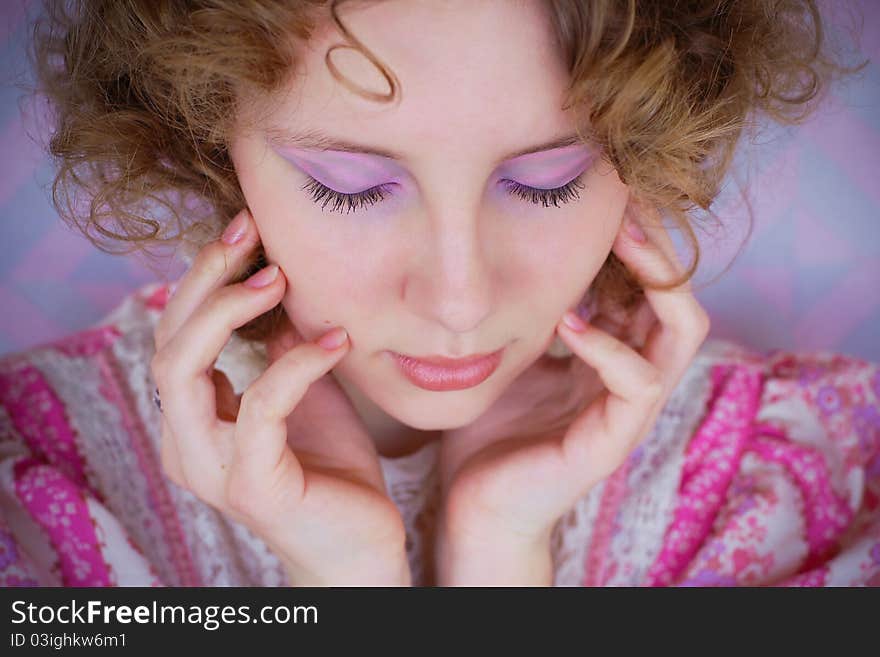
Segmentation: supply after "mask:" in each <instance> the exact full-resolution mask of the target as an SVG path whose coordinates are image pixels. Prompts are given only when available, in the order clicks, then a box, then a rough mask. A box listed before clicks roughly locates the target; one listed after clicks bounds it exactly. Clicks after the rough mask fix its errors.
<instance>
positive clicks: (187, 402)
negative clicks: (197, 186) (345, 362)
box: [151, 211, 410, 586]
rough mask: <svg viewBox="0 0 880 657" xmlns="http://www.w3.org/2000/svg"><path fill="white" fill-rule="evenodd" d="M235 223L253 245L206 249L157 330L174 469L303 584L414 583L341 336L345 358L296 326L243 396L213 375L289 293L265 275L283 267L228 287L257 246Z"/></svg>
mask: <svg viewBox="0 0 880 657" xmlns="http://www.w3.org/2000/svg"><path fill="white" fill-rule="evenodd" d="M238 219H239V220H240V221H243V222H244V225H245V227H246V230H245V233H244V236H243V237H242V238H241V239H240V240H239V241H238V242H236V243H234V244H226V243H224V241H222V240H217V241H215V242H211V243H209V244H208V245H206V246H205V247H204V248H202V250H201V251H200V252H199V254H198V256H197V257H196V259H195V262H194V264H193V266H192V268H191V269H190V270H189V271H188V272H187V273H186V275H185V276H184V277H183V278H182V279H181V280H180V282H179V284H178V287H177V290H176V292H175V294H174V296H173V297H172V298H171V299H170V300H169V302H168V305H167V306H166V308H165V310H164V312H163V314H162V316H161V318H160V320H159V322H158V324H157V326H156V330H155V340H156V354H155V356H154V358H153V360H152V363H151V367H152V372H153V376H154V379H155V381H156V382H157V384H158V387H159V390H160V395H161V398H162V408H163V418H162V441H161V454H162V463H163V467H164V468H165V470H166V472H167V474H168V476H169V478H170V479H171V480H172V481H174V482H175V483H177V484H178V485H180V486H182V487H184V488H187V489H189V490H190V491H192V492H193V493H194V494H195V495H196V496H198V497H199V498H201V499H202V500H204V501H205V502H207V503H208V504H210V505H211V506H213V507H214V508H216V509H218V510H220V511H221V512H223V513H225V514H227V515H229V516H230V517H232V518H233V519H234V520H236V521H238V522H240V523H242V524H244V525H246V526H247V527H249V528H250V529H251V530H252V531H253V532H254V533H256V534H257V535H258V536H260V537H261V538H262V539H263V540H265V541H266V543H267V544H268V545H269V547H270V548H271V549H272V550H273V551H274V552H275V553H276V555H277V556H278V557H279V558H280V559H281V561H282V562H283V564H284V566H285V568H286V572H287V574H288V577H289V579H290V583H291V584H293V585H296V586H303V585H356V584H371V585H392V584H402V585H409V584H410V572H409V565H408V562H407V559H406V553H405V550H404V544H405V538H406V534H405V530H404V525H403V520H402V518H401V517H400V513H399V512H398V510H397V507H396V506H395V504H394V502H393V501H392V500H391V499H390V498H389V497H388V496H387V494H386V487H385V482H384V480H383V477H382V471H381V468H380V465H379V460H378V455H377V453H376V449H375V445H374V443H373V441H372V439H371V438H370V436H369V435H368V433H367V430H366V428H365V427H364V425H363V424H362V423H361V421H360V417H359V415H358V414H357V412H356V410H355V409H354V408H353V407H352V405H351V403H350V401H349V399H348V397H347V396H346V395H345V393H344V391H342V389H341V388H339V386H338V385H337V384H336V383H335V380H334V379H333V377H332V375H330V374H328V372H329V371H330V370H331V369H332V368H333V367H334V366H335V365H336V364H337V363H338V362H339V360H340V359H341V358H342V357H343V356H344V355H345V353H346V352H347V349H348V340H347V336H346V334H345V333H344V331H343V332H341V338H342V341H341V343H339V344H337V346H336V347H335V348H332V347H322V346H321V345H320V344H318V342H305V341H304V339H303V338H302V336H301V335H299V334H298V333H297V331H296V330H295V329H294V327H293V326H292V325H291V324H290V322H289V321H287V323H286V325H285V326H284V327H283V329H282V330H280V331H279V333H278V334H277V335H275V336H273V338H272V340H270V341H269V342H268V343H267V353H268V355H269V367H268V368H267V369H266V370H265V371H264V372H263V373H262V374H261V375H260V376H259V377H258V378H257V379H256V380H255V381H254V382H253V383H252V384H251V385H250V386H249V387H248V388H247V389H246V390H245V391H244V393H243V394H242V395H241V397H240V399H239V398H236V397H235V395H234V393H233V392H232V388H231V386H230V385H229V382H228V380H227V379H226V377H225V376H223V375H221V374H220V373H218V372H217V371H216V370H213V363H214V362H215V360H216V359H217V357H218V355H219V353H220V351H221V349H222V348H223V347H224V345H225V344H226V343H227V342H228V341H229V339H230V337H231V333H232V330H233V329H235V328H237V327H240V326H243V325H244V324H246V323H247V322H248V321H250V320H251V319H253V318H254V317H257V316H259V315H261V314H262V313H264V312H266V311H268V310H270V309H271V308H273V307H274V306H276V305H277V304H278V303H279V302H280V301H281V299H282V297H283V295H284V291H285V288H286V279H285V277H284V274H283V273H282V272H281V271H280V270H277V273H276V274H275V277H274V279H272V278H271V277H268V278H267V277H266V274H267V273H270V274H271V273H272V270H273V268H272V267H267V268H266V269H263V270H261V272H258V273H257V274H255V275H254V276H252V277H251V278H250V279H248V281H245V282H244V283H237V284H228V283H229V281H230V279H232V278H234V276H235V275H236V272H237V271H239V270H240V269H242V265H243V264H244V263H245V259H246V256H247V255H248V254H249V253H251V252H252V251H253V250H254V248H255V247H256V245H257V244H258V242H259V236H258V234H257V228H256V225H255V224H254V222H253V218H252V217H251V216H250V215H249V213H248V212H247V211H242V213H240V214H239V215H238ZM260 277H263V278H262V279H261V278H260ZM260 282H262V283H263V285H262V286H258V287H255V286H254V283H260ZM332 334H333V332H332V331H331V332H329V333H328V334H325V337H326V336H327V335H331V337H332ZM336 335H337V336H339V335H340V332H339V331H336ZM218 375H219V376H218ZM218 416H219V417H218Z"/></svg>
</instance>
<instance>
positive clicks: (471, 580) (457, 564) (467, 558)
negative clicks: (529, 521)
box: [435, 528, 553, 586]
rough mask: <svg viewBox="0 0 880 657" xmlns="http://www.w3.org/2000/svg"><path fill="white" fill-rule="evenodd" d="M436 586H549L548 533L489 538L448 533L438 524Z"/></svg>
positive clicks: (551, 562) (550, 577)
mask: <svg viewBox="0 0 880 657" xmlns="http://www.w3.org/2000/svg"><path fill="white" fill-rule="evenodd" d="M435 555H436V579H437V585H438V586H551V585H552V584H553V559H552V555H551V552H550V535H549V533H547V534H542V535H540V536H535V537H523V536H505V535H501V534H498V535H496V536H494V537H492V538H491V539H489V538H481V537H476V536H450V535H449V534H448V533H447V532H446V531H445V530H444V529H442V528H438V532H437V540H436V549H435Z"/></svg>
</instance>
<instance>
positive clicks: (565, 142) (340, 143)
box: [266, 128, 584, 163]
mask: <svg viewBox="0 0 880 657" xmlns="http://www.w3.org/2000/svg"><path fill="white" fill-rule="evenodd" d="M266 135H267V137H268V138H269V140H270V141H272V142H273V143H274V144H277V145H279V146H288V147H291V148H303V149H307V150H328V151H343V152H346V153H364V154H366V155H378V156H380V157H385V158H388V159H391V160H397V161H405V160H406V157H405V156H403V155H401V154H400V153H396V152H394V151H390V150H388V149H385V148H379V147H377V146H368V145H366V144H357V143H354V142H350V141H346V140H343V139H336V138H335V137H331V136H329V135H327V134H325V133H323V132H321V131H320V130H305V131H302V132H288V131H286V130H283V129H280V128H268V129H267V130H266ZM581 143H584V142H583V140H582V139H581V137H580V136H579V135H577V134H573V135H565V136H563V137H558V138H556V139H551V140H550V141H548V142H545V143H543V144H536V145H534V146H528V147H526V148H523V149H520V150H517V151H514V152H513V153H508V154H507V155H505V156H503V157H502V158H501V159H500V160H499V163H500V162H505V161H507V160H512V159H513V158H516V157H520V156H521V155H531V154H532V153H541V152H543V151H551V150H554V149H556V148H564V147H566V146H573V145H575V144H581Z"/></svg>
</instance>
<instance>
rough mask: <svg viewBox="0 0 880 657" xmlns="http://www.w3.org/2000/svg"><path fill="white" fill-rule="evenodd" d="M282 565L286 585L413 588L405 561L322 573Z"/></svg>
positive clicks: (354, 565)
mask: <svg viewBox="0 0 880 657" xmlns="http://www.w3.org/2000/svg"><path fill="white" fill-rule="evenodd" d="M283 565H284V572H285V574H286V575H287V582H288V586H296V587H300V586H316V587H327V586H412V574H411V573H410V568H409V562H408V561H407V560H406V558H403V559H402V560H400V559H398V560H394V561H380V562H376V561H370V562H369V563H363V564H357V563H347V564H344V565H342V566H340V567H336V568H329V569H325V570H323V571H315V570H308V569H304V568H302V567H300V566H299V565H297V564H293V563H284V564H283Z"/></svg>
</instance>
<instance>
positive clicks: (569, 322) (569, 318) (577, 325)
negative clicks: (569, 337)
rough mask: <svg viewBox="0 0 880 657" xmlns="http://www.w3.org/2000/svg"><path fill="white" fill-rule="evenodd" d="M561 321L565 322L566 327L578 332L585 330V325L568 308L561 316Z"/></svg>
mask: <svg viewBox="0 0 880 657" xmlns="http://www.w3.org/2000/svg"><path fill="white" fill-rule="evenodd" d="M562 321H563V322H564V323H565V325H566V326H568V328H570V329H571V330H572V331H577V332H578V333H583V332H584V331H586V330H587V325H586V324H584V322H583V320H582V319H581V318H580V317H578V316H577V315H575V314H574V313H573V312H571V311H570V310H568V311H566V313H565V314H564V315H563V316H562Z"/></svg>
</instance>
